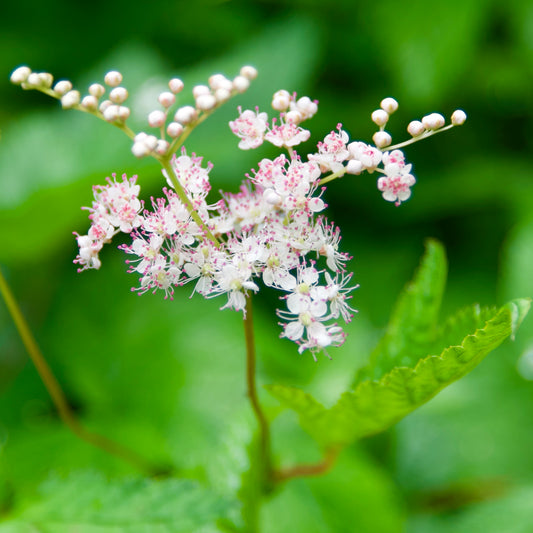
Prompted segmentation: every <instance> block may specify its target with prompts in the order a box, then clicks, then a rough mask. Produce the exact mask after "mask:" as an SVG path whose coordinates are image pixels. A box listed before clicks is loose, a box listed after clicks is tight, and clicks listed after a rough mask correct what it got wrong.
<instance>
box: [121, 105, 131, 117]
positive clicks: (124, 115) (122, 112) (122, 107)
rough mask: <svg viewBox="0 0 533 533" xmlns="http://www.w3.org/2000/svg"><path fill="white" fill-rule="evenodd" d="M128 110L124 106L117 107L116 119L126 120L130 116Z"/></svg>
mask: <svg viewBox="0 0 533 533" xmlns="http://www.w3.org/2000/svg"><path fill="white" fill-rule="evenodd" d="M130 113H131V111H130V108H129V107H127V106H125V105H119V106H118V118H119V119H120V120H122V121H124V120H127V119H128V118H129V116H130Z"/></svg>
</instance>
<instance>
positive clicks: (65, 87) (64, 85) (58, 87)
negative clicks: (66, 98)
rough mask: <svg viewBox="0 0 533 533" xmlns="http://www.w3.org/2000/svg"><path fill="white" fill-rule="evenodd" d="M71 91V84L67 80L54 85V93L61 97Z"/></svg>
mask: <svg viewBox="0 0 533 533" xmlns="http://www.w3.org/2000/svg"><path fill="white" fill-rule="evenodd" d="M71 90H72V83H71V82H70V81H68V80H62V81H58V82H57V83H56V84H55V85H54V92H56V93H57V94H59V95H60V96H63V95H64V94H66V93H68V92H69V91H71Z"/></svg>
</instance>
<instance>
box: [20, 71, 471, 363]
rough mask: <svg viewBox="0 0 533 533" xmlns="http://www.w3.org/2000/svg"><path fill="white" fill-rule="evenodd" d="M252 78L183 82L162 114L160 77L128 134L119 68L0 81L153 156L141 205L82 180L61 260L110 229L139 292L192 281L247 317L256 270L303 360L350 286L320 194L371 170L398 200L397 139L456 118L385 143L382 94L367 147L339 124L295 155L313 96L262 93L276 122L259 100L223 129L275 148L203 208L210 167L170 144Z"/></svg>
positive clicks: (118, 185)
mask: <svg viewBox="0 0 533 533" xmlns="http://www.w3.org/2000/svg"><path fill="white" fill-rule="evenodd" d="M256 75H257V72H256V70H255V69H254V68H253V67H249V66H246V67H243V68H242V69H241V72H240V75H238V76H237V77H236V78H234V79H233V80H229V79H227V78H226V77H224V76H222V75H220V74H215V75H213V76H211V77H210V78H209V82H208V85H197V86H195V87H194V88H193V96H194V99H195V106H189V105H186V106H181V107H178V108H177V109H176V110H175V111H171V110H172V109H173V107H175V104H176V100H177V99H176V95H177V94H178V93H180V92H181V91H182V89H183V82H182V81H181V80H179V79H177V78H174V79H172V80H170V81H169V89H170V91H164V92H162V93H161V94H160V95H159V104H160V106H161V108H160V109H157V110H154V111H152V112H151V113H150V114H149V115H148V125H149V126H150V127H151V128H156V129H157V130H159V134H158V135H153V134H148V133H145V132H140V133H137V134H136V133H134V132H133V131H132V130H131V129H130V128H129V127H128V126H127V119H128V117H129V115H130V109H129V108H128V107H127V106H126V105H125V102H126V100H127V98H128V91H127V90H126V89H125V88H124V87H121V86H120V84H121V83H122V75H121V74H120V73H119V72H116V71H112V72H109V73H107V74H106V76H105V84H93V85H91V86H90V87H89V89H88V95H87V96H84V97H83V98H82V96H81V94H80V92H79V91H77V90H74V89H73V88H72V84H71V83H70V82H69V81H59V82H57V83H56V84H55V85H54V84H53V78H52V76H51V74H49V73H35V72H32V71H31V70H30V69H29V68H28V67H19V68H18V69H16V70H15V71H14V72H13V74H12V75H11V80H12V82H13V83H16V84H20V85H22V87H23V88H24V89H37V90H39V91H42V92H44V93H46V94H48V95H50V96H53V97H55V98H58V99H60V100H61V103H62V105H63V107H64V108H67V109H78V110H82V111H85V112H87V113H90V114H93V115H95V116H97V117H98V118H100V119H102V120H105V121H107V122H109V123H111V124H113V125H114V126H116V127H118V128H119V129H121V130H122V131H123V132H124V133H126V135H128V136H129V137H130V138H131V139H132V141H133V144H132V152H133V154H134V155H135V156H136V157H139V158H141V157H145V156H152V157H154V158H155V159H157V160H158V161H159V162H160V163H161V165H162V167H163V170H162V172H163V175H164V177H165V178H166V181H167V184H168V187H166V188H163V197H161V198H158V199H152V200H151V206H150V208H149V209H145V206H144V204H143V202H142V201H141V200H140V199H139V192H140V186H139V185H138V184H137V177H136V176H134V177H132V178H128V177H127V176H126V175H123V176H122V179H117V178H116V176H115V175H114V174H113V175H112V179H110V178H107V184H106V185H97V186H95V187H94V202H93V204H92V207H91V208H88V210H89V212H90V214H89V219H90V221H91V227H90V229H89V231H88V233H87V235H78V234H75V235H76V238H77V242H78V245H79V254H78V256H77V257H76V259H75V261H74V262H75V263H77V264H78V265H79V271H83V270H87V269H91V268H93V269H98V268H100V265H101V262H100V259H99V252H100V250H101V249H102V247H103V245H104V244H106V243H108V242H110V241H111V239H112V238H113V236H114V235H116V234H117V233H119V232H122V233H128V234H129V235H130V236H131V239H132V240H131V243H130V244H128V245H122V246H121V247H120V248H121V249H122V250H123V251H124V252H126V253H127V254H128V255H129V256H131V258H130V259H128V261H127V263H128V265H129V272H131V273H136V274H137V275H139V276H140V281H139V286H138V287H136V288H134V289H133V290H135V291H138V292H139V293H140V294H142V293H145V292H147V291H151V292H156V291H157V290H162V291H163V292H164V294H165V298H172V297H173V294H174V287H176V286H181V285H184V284H186V283H192V284H193V285H194V289H193V293H194V292H197V293H199V294H201V295H203V296H204V297H206V298H212V297H215V296H219V295H223V294H224V295H226V298H227V301H226V303H225V304H224V305H223V306H222V308H223V309H224V308H230V309H234V310H236V311H242V312H243V313H246V298H247V297H250V295H251V293H254V292H257V291H258V290H259V285H258V281H259V279H261V281H262V283H263V284H264V285H266V286H268V287H272V288H274V289H278V290H280V291H281V292H282V293H283V296H281V299H283V300H284V301H285V303H286V309H284V310H279V311H278V317H279V318H280V319H281V320H282V324H281V326H282V328H283V331H282V334H281V336H282V337H286V338H288V339H290V340H292V341H295V342H296V343H297V344H298V345H299V351H300V352H303V351H304V350H309V351H310V352H311V353H312V354H313V357H315V356H316V353H318V352H324V353H326V354H327V352H326V349H327V347H329V346H339V345H341V344H342V343H343V342H344V339H345V334H344V332H343V330H342V327H341V326H340V325H339V324H338V321H339V320H340V319H342V320H343V321H344V322H349V321H350V320H351V319H352V316H353V313H354V312H355V310H354V309H353V308H352V307H351V305H350V300H351V297H352V296H351V293H352V291H353V290H354V289H355V288H356V287H357V286H354V285H350V282H351V278H352V274H351V273H348V272H347V270H346V263H347V261H348V260H349V259H350V257H349V256H348V254H347V253H346V252H341V251H340V250H339V243H340V240H341V237H340V229H339V228H338V227H337V226H335V224H333V223H332V222H331V221H328V220H327V219H326V217H325V216H324V215H323V214H322V213H323V211H324V210H325V208H326V207H327V205H326V203H325V202H324V200H323V198H322V196H323V194H324V190H325V188H326V187H325V185H326V184H327V183H329V182H331V181H333V180H334V179H336V178H340V177H342V176H344V175H345V174H352V175H353V174H361V173H363V172H365V171H366V172H368V173H374V172H375V173H377V174H378V176H379V177H378V179H377V188H378V189H379V190H380V191H381V193H382V196H383V198H384V199H385V200H387V201H389V202H394V203H395V204H396V205H400V204H401V202H404V201H405V200H407V199H408V198H409V197H410V195H411V187H412V186H413V185H414V183H415V178H414V176H413V175H412V174H411V167H412V165H411V164H408V163H406V161H405V157H404V154H403V152H402V151H401V150H400V148H403V147H404V146H406V145H408V144H410V143H412V142H415V141H417V140H420V139H422V138H425V137H428V136H430V135H433V134H435V133H438V132H441V131H444V130H447V129H449V128H451V127H453V126H456V125H460V124H463V122H464V121H465V120H466V115H465V113H464V112H463V111H461V110H456V111H455V112H454V113H453V114H452V117H451V124H449V125H447V126H446V125H445V119H444V117H443V116H442V115H440V114H438V113H432V114H429V115H427V116H425V117H424V118H422V120H421V121H413V122H411V123H410V124H409V125H408V128H407V131H408V132H409V134H410V136H411V138H410V139H409V140H407V141H405V142H403V143H400V144H397V145H394V146H392V144H391V143H392V138H391V136H390V134H389V133H388V132H386V131H385V126H386V124H387V122H388V120H389V117H390V115H391V114H392V113H394V112H395V111H396V109H397V108H398V104H397V102H396V100H394V99H393V98H385V99H384V100H383V101H382V102H381V106H380V109H377V110H376V111H374V112H373V113H372V121H373V122H374V123H375V124H376V125H377V126H378V127H379V131H377V132H376V133H375V134H374V136H373V142H374V144H367V143H364V142H360V141H355V142H351V141H350V139H349V137H348V134H347V133H346V131H344V130H343V129H342V125H341V124H338V125H337V126H336V129H335V130H333V131H331V132H330V133H329V134H328V135H326V137H325V138H324V140H323V141H322V142H319V143H318V145H317V147H316V151H313V152H312V153H308V154H307V156H306V157H305V158H302V157H301V156H300V155H299V154H298V153H297V152H296V150H295V147H296V146H298V145H300V144H301V143H303V142H306V141H307V140H308V139H309V137H310V132H309V130H306V129H304V128H302V126H301V124H302V123H303V122H304V121H306V120H308V119H310V118H311V117H312V116H313V115H314V114H315V113H316V112H317V109H318V107H317V104H318V103H317V102H316V101H313V100H311V99H310V98H308V97H305V96H304V97H301V98H297V96H296V94H291V93H289V92H288V91H286V90H280V91H278V92H276V93H275V94H274V96H273V99H272V107H273V108H274V110H275V111H276V112H277V113H279V116H278V117H275V118H273V119H272V120H271V121H269V118H268V115H267V113H265V112H260V111H259V109H258V108H256V109H255V110H250V109H247V110H242V109H241V108H238V110H239V116H238V117H237V118H236V119H235V120H234V121H231V122H230V124H229V125H230V128H231V131H232V132H233V133H234V134H235V135H236V136H237V137H238V138H239V139H240V141H239V148H241V149H243V150H249V149H255V148H258V147H259V146H260V145H261V144H262V143H263V142H264V141H267V142H269V143H271V144H273V145H274V146H276V147H278V148H280V149H282V150H284V152H283V153H281V154H280V155H279V156H278V157H276V158H275V159H262V160H260V161H259V163H258V165H257V168H256V169H254V170H252V172H251V174H247V175H246V178H247V179H246V180H245V181H244V182H243V183H242V185H241V187H240V190H239V192H237V193H224V194H222V198H221V199H220V200H219V201H217V202H215V203H208V201H207V196H208V193H209V192H210V188H211V186H210V182H209V172H210V171H211V169H212V165H211V164H210V163H208V164H207V165H205V166H203V165H202V158H201V157H199V156H197V155H196V154H194V153H193V154H190V155H189V154H187V152H186V150H185V147H184V146H183V143H184V141H185V139H186V138H187V137H188V135H189V134H190V132H191V131H192V130H193V129H194V128H195V127H196V126H197V125H198V124H200V123H201V122H203V120H205V119H206V118H207V117H208V116H209V115H210V114H211V113H212V112H213V111H214V110H215V109H216V108H217V107H219V106H220V105H221V104H223V103H224V102H226V101H227V100H229V98H230V97H232V96H233V95H235V94H238V93H241V92H244V91H245V90H246V89H247V88H248V86H249V84H250V81H251V80H253V79H254V78H255V77H256ZM106 93H107V98H105V99H104V97H105V95H106ZM176 154H179V155H176Z"/></svg>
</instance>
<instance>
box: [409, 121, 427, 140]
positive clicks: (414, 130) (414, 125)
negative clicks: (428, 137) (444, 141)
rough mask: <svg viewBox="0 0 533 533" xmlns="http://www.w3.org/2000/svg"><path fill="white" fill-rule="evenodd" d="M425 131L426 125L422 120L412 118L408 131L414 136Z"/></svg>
mask: <svg viewBox="0 0 533 533" xmlns="http://www.w3.org/2000/svg"><path fill="white" fill-rule="evenodd" d="M425 131H426V128H425V127H424V124H422V122H420V120H412V121H411V122H409V125H408V126H407V132H408V133H409V135H411V136H412V137H418V136H419V135H422V133H424V132H425Z"/></svg>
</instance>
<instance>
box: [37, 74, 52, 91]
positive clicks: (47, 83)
mask: <svg viewBox="0 0 533 533" xmlns="http://www.w3.org/2000/svg"><path fill="white" fill-rule="evenodd" d="M39 80H40V85H42V86H43V87H47V88H48V89H49V88H50V87H52V83H54V77H53V76H52V74H50V73H49V72H40V73H39Z"/></svg>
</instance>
